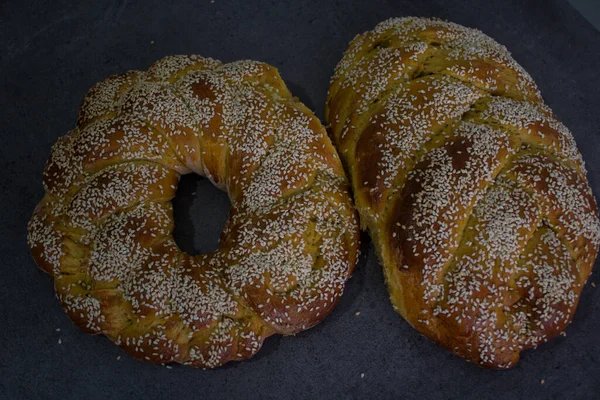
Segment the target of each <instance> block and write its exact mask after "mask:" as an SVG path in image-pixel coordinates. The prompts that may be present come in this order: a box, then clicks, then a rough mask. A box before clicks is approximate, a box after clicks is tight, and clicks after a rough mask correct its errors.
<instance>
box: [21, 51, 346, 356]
mask: <svg viewBox="0 0 600 400" xmlns="http://www.w3.org/2000/svg"><path fill="white" fill-rule="evenodd" d="M190 172H195V173H197V174H200V175H202V176H206V177H208V178H209V179H210V180H211V181H212V182H213V183H214V184H215V185H216V186H218V187H219V188H221V189H223V190H226V191H227V193H228V195H229V197H230V199H231V204H232V207H231V211H230V215H229V219H228V221H227V224H226V227H225V229H224V232H223V234H222V236H221V240H220V247H219V250H218V251H216V252H214V253H210V254H201V255H198V256H190V255H188V254H185V253H182V252H181V251H180V250H179V249H178V247H177V245H176V244H175V242H174V240H173V237H172V230H173V215H172V205H171V201H170V200H171V199H172V198H173V197H174V195H175V191H176V188H177V183H178V179H179V177H180V175H181V174H186V173H190ZM44 186H45V189H46V195H45V196H44V198H43V199H42V200H41V202H40V203H39V205H38V207H37V208H36V210H35V212H34V214H33V217H32V219H31V221H30V223H29V237H28V239H29V246H30V248H31V252H32V255H33V257H34V259H35V261H36V262H37V264H38V265H39V266H40V267H41V268H42V269H44V270H45V271H46V272H48V273H50V274H52V275H54V277H55V287H56V292H57V296H58V298H59V299H60V301H61V303H62V305H63V307H64V308H65V309H66V311H67V313H68V315H69V316H70V317H71V319H72V320H73V321H74V322H75V323H76V324H77V325H79V326H80V327H81V328H82V329H83V330H85V331H87V332H91V333H103V334H105V335H106V336H108V337H109V338H110V339H112V340H114V341H115V342H116V343H117V344H118V345H120V346H122V347H123V348H124V349H125V350H126V351H127V352H128V353H130V354H131V355H133V356H135V357H137V358H139V359H143V360H147V361H150V362H154V363H169V362H179V363H184V364H190V365H193V366H199V367H215V366H219V365H221V364H223V363H225V362H228V361H230V360H241V359H246V358H248V357H251V356H252V355H253V354H255V353H256V352H257V350H258V349H259V348H260V347H261V345H262V342H263V340H264V339H265V338H266V337H268V336H270V335H272V334H274V333H280V334H284V335H290V334H294V333H296V332H299V331H301V330H304V329H308V328H310V327H311V326H313V325H315V324H317V323H318V322H319V321H320V320H322V319H323V318H324V317H325V316H326V315H327V314H328V313H329V312H330V311H331V310H332V308H333V307H334V305H335V303H336V301H337V300H338V299H339V297H340V295H341V293H342V290H343V287H344V284H345V282H346V280H347V279H348V277H349V275H350V273H351V271H352V269H353V267H354V265H355V262H356V259H357V251H358V222H357V220H356V216H355V212H354V210H353V208H352V205H351V201H350V197H349V194H348V192H347V182H346V180H345V176H344V172H343V168H342V166H341V163H340V161H339V158H338V157H337V153H336V151H335V149H334V148H333V145H332V144H331V142H330V141H329V138H328V136H327V134H326V132H325V130H324V128H323V127H322V126H321V124H320V122H319V120H318V119H317V118H316V117H315V116H314V115H313V113H312V112H310V111H309V110H308V109H307V108H306V107H305V106H303V105H302V104H301V103H300V102H298V101H297V100H296V99H294V98H293V97H292V96H291V94H290V92H289V91H288V89H287V88H286V86H285V84H284V83H283V81H282V80H281V78H280V77H279V74H278V73H277V71H276V69H275V68H273V67H271V66H269V65H266V64H261V63H257V62H253V61H241V62H235V63H231V64H225V65H223V64H221V63H220V62H218V61H214V60H212V59H205V58H201V57H199V56H176V57H167V58H164V59H162V60H160V61H158V62H156V63H155V64H154V65H153V66H152V67H151V68H150V69H149V70H148V71H146V72H140V71H131V72H128V73H125V74H123V75H119V76H113V77H111V78H109V79H107V80H105V81H104V82H101V83H99V84H97V85H96V86H94V87H93V88H92V89H91V90H90V91H89V93H88V94H87V96H86V97H85V99H84V101H83V105H82V107H81V109H80V112H79V119H78V121H77V127H76V128H75V129H74V130H73V131H72V132H70V133H69V134H68V135H66V136H64V137H62V138H60V139H59V141H58V143H57V144H56V145H55V146H54V148H53V151H52V155H51V157H50V160H49V161H48V163H47V165H46V168H45V170H44Z"/></svg>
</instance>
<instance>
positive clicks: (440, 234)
mask: <svg viewBox="0 0 600 400" xmlns="http://www.w3.org/2000/svg"><path fill="white" fill-rule="evenodd" d="M326 119H327V121H328V123H329V124H330V126H331V135H332V137H333V139H334V142H335V144H336V146H337V148H338V150H339V152H340V155H341V157H342V160H343V162H344V164H345V166H346V167H347V170H348V171H349V174H350V179H351V181H352V186H353V189H354V197H355V202H356V205H357V208H358V210H359V212H360V216H361V224H362V225H363V227H365V228H368V229H369V231H370V233H371V237H372V238H373V240H374V242H375V247H376V249H377V252H378V255H379V257H380V259H381V261H382V264H383V266H384V271H385V276H386V282H387V284H388V288H389V291H390V297H391V300H392V303H393V305H394V307H395V308H396V309H397V311H398V312H399V313H400V314H401V315H402V316H403V317H404V318H405V319H406V320H407V321H408V322H409V323H410V324H411V325H413V326H414V327H415V328H416V329H418V330H419V331H420V332H422V333H423V334H425V335H426V336H428V337H430V338H431V339H433V340H435V341H436V342H438V343H440V344H441V345H443V346H444V347H446V348H448V349H450V350H451V351H453V352H454V353H456V354H458V355H460V356H461V357H464V358H466V359H467V360H469V361H472V362H475V363H478V364H479V365H482V366H486V367H490V368H509V367H511V366H513V365H515V364H516V363H517V362H518V359H519V353H520V351H521V350H523V349H526V348H531V347H535V346H537V345H538V344H540V343H543V342H545V341H547V340H549V339H550V338H552V337H553V336H555V335H556V334H558V333H559V332H561V331H562V330H563V329H564V328H565V327H566V326H567V325H568V324H569V322H570V321H571V318H572V316H573V313H574V311H575V308H576V306H577V301H578V299H579V293H580V292H581V289H582V287H583V284H584V283H585V281H586V279H587V277H588V276H589V274H590V272H591V268H592V266H593V263H594V259H595V256H596V253H597V250H598V245H599V242H600V223H599V221H598V216H597V215H598V213H597V208H596V202H595V200H594V198H593V196H592V193H591V190H590V188H589V186H588V184H587V180H586V177H585V168H584V165H583V161H582V160H581V155H580V154H579V152H578V150H577V147H576V145H575V142H574V140H573V137H572V135H571V133H570V132H569V131H568V129H567V128H566V127H565V126H564V125H562V124H561V123H560V122H558V121H557V120H556V118H555V116H554V114H553V113H552V111H551V110H550V109H549V108H548V107H547V106H546V105H544V104H543V101H542V99H541V96H540V94H539V91H538V89H537V87H536V85H535V83H534V82H533V80H532V79H531V77H530V76H529V75H528V74H527V73H526V72H525V71H524V70H523V69H522V68H521V67H520V66H519V65H518V64H517V63H516V62H515V61H514V60H513V59H512V57H511V56H510V54H509V53H508V51H507V50H506V49H505V48H504V47H503V46H501V45H499V44H498V43H496V42H494V41H493V40H492V39H490V38H489V37H487V36H485V35H484V34H482V33H481V32H479V31H476V30H473V29H469V28H465V27H462V26H460V25H456V24H453V23H449V22H444V21H440V20H430V19H424V18H397V19H391V20H388V21H385V22H382V23H381V24H379V25H378V26H377V27H376V28H375V29H374V30H373V31H370V32H366V33H364V34H362V35H358V36H357V37H356V38H355V39H354V40H353V41H352V43H351V44H350V47H349V49H348V51H347V52H346V53H345V54H344V57H343V58H342V60H341V61H340V63H339V64H338V66H337V68H336V71H335V75H334V76H333V78H332V82H331V87H330V91H329V95H328V99H327V103H326Z"/></svg>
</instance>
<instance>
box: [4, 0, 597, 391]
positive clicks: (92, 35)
mask: <svg viewBox="0 0 600 400" xmlns="http://www.w3.org/2000/svg"><path fill="white" fill-rule="evenodd" d="M168 3H171V2H167V1H110V2H106V3H101V2H92V1H89V2H88V1H80V2H72V3H69V2H66V1H63V0H57V1H52V2H47V1H30V0H5V1H3V2H2V4H0V77H1V82H0V83H1V91H0V110H1V113H0V115H1V117H2V122H1V123H0V132H1V137H2V146H0V163H1V167H0V171H1V172H0V173H1V175H0V177H1V179H0V185H1V188H2V192H3V193H2V196H0V209H1V210H2V211H1V213H0V232H1V233H0V238H1V239H2V240H1V241H0V255H2V268H3V270H2V278H0V339H1V343H2V345H1V347H0V349H1V350H0V398H10V399H12V398H77V399H84V398H103V399H111V398H133V397H145V398H174V399H183V398H234V397H239V398H392V397H393V398H461V399H462V398H507V399H508V398H510V399H514V398H557V399H558V398H561V399H562V398H570V399H584V398H600V363H599V361H598V357H599V355H600V344H599V342H598V339H597V335H598V332H600V283H599V287H597V288H594V287H593V286H592V285H591V284H590V283H588V285H586V288H585V289H584V290H583V294H582V297H581V302H580V306H579V309H578V310H577V313H576V315H575V319H574V321H573V323H572V325H571V326H570V327H569V328H568V329H567V330H566V332H567V337H558V338H556V339H554V340H553V341H551V342H550V343H548V344H546V345H543V346H540V347H539V348H538V349H537V350H535V351H527V352H525V353H524V354H523V357H522V361H521V363H520V364H519V365H518V366H517V367H516V368H514V369H512V370H509V371H502V372H497V371H488V370H483V369H479V368H478V367H476V366H474V365H471V364H468V363H466V362H465V361H463V360H462V359H460V358H458V357H455V356H453V355H452V354H450V353H449V352H447V351H445V350H443V349H441V348H440V347H438V346H437V345H435V344H433V343H432V342H430V341H429V340H427V339H425V338H423V337H422V336H421V335H419V334H418V333H417V332H416V331H414V330H413V329H412V328H411V327H410V326H409V325H408V324H407V323H406V322H404V321H403V320H402V319H401V318H400V317H399V316H398V315H396V314H395V313H394V312H393V310H392V307H391V305H390V303H389V301H388V296H387V292H386V289H385V287H384V284H383V276H382V273H381V269H380V267H379V265H378V262H377V259H376V257H375V254H374V252H373V248H372V246H371V244H370V241H369V239H368V238H367V237H366V236H364V237H363V239H364V241H363V256H362V258H361V262H360V264H359V265H358V267H357V269H356V272H355V274H354V276H353V277H352V279H351V280H350V281H349V283H348V286H347V288H346V291H345V293H344V296H343V298H342V300H341V302H340V303H339V305H338V307H337V308H336V309H335V311H334V312H333V313H332V315H331V316H330V317H329V318H327V319H326V320H325V321H324V322H322V323H321V324H319V325H318V326H317V327H315V328H313V329H311V330H309V331H306V332H303V333H301V334H299V335H297V336H296V337H286V338H280V337H272V338H270V339H269V340H267V342H266V344H265V346H264V349H263V350H262V351H261V352H260V353H259V354H258V355H257V356H256V357H255V358H254V359H252V360H250V361H245V362H241V363H231V364H230V365H228V366H226V367H223V368H219V369H216V370H211V371H202V370H197V369H192V368H187V367H181V366H174V367H173V368H172V369H167V368H165V367H161V366H155V365H150V364H144V363H141V362H138V361H135V360H134V359H132V358H130V357H128V356H127V355H126V354H125V353H124V352H123V351H122V350H121V349H119V348H118V347H117V346H115V345H114V344H112V343H111V342H110V341H108V340H107V339H106V338H104V337H102V336H91V335H85V334H82V333H81V332H79V331H78V329H77V328H75V327H74V326H73V325H72V323H71V322H70V321H69V319H68V318H67V317H66V315H65V314H64V313H63V311H62V309H61V307H60V306H59V305H58V302H57V300H56V299H55V297H54V291H53V286H52V281H51V279H50V277H49V276H47V275H46V274H44V273H43V272H41V271H40V270H38V269H37V268H36V267H35V265H34V262H33V261H32V260H31V258H30V256H29V251H28V248H27V244H26V241H25V237H26V223H27V221H28V219H29V217H30V215H31V212H32V211H33V208H34V207H35V204H36V203H37V202H38V201H39V200H40V199H41V197H42V195H43V188H42V184H41V173H42V169H43V166H44V163H45V161H46V159H47V158H48V155H49V154H50V148H51V145H52V144H53V143H54V142H55V141H56V139H57V137H58V136H60V135H63V134H64V133H66V132H67V131H68V130H69V129H70V128H72V127H73V125H74V123H75V118H76V112H77V108H78V106H79V104H80V101H81V99H82V97H83V95H84V94H85V93H86V91H87V89H88V88H89V87H90V86H91V85H92V84H93V83H95V82H97V81H99V80H101V79H103V78H105V77H107V76H108V75H110V74H115V73H119V72H123V71H125V70H128V69H145V68H147V67H148V66H149V65H150V64H151V63H152V62H153V61H155V60H157V59H159V58H161V57H163V56H165V55H168V54H178V53H198V54H202V55H204V56H211V57H213V58H218V59H221V60H223V61H232V60H236V59H241V58H252V59H257V60H262V61H265V62H268V63H271V64H273V65H275V66H276V67H278V68H279V70H280V72H281V74H282V76H283V78H284V79H285V80H286V82H288V83H289V84H290V87H291V88H292V90H293V91H294V93H295V94H296V95H298V96H299V97H300V98H301V99H302V100H303V101H304V102H305V103H306V104H307V105H308V106H309V107H311V108H313V109H315V110H316V112H317V114H318V115H319V116H321V117H322V115H323V112H322V110H323V105H324V100H325V94H326V91H327V87H328V83H329V77H330V75H331V73H332V71H333V68H334V66H335V64H336V63H337V61H338V60H339V58H340V56H341V54H342V52H343V51H344V50H345V49H346V47H347V44H348V42H349V40H350V39H351V38H352V37H353V36H354V35H355V34H357V33H359V32H362V31H364V30H367V29H370V28H372V27H373V26H374V25H375V24H376V23H377V22H379V21H381V20H383V19H385V18H388V17H393V16H406V15H420V16H437V17H441V18H446V19H451V20H453V21H456V22H458V23H462V24H465V25H468V26H473V27H477V28H480V29H482V30H483V31H484V32H486V33H487V34H489V35H491V36H492V37H494V38H495V39H497V40H498V41H499V42H501V43H503V44H505V45H506V46H507V47H508V48H509V49H510V50H511V51H512V52H513V55H514V57H515V58H516V59H517V60H518V61H519V62H520V63H521V64H522V65H523V66H524V67H525V69H527V70H528V71H529V72H530V73H531V75H532V76H533V77H534V79H535V80H536V81H537V83H538V85H539V86H540V88H541V91H542V93H543V95H544V97H545V99H546V101H547V103H548V104H549V105H550V106H551V107H552V108H553V109H554V111H555V112H556V114H557V115H558V116H559V118H560V119H561V120H562V121H563V122H564V123H565V124H566V125H567V126H569V127H570V128H571V129H572V131H573V133H574V135H575V137H576V139H577V141H578V143H579V147H580V149H581V151H582V153H583V156H584V159H585V160H586V162H587V167H588V170H589V180H590V183H591V185H592V187H593V188H594V191H595V194H596V197H598V196H599V195H600V157H599V153H598V151H599V149H600V134H599V132H598V130H599V129H600V128H599V127H600V111H599V110H600V91H599V89H600V74H599V73H598V70H599V67H600V33H599V32H597V31H596V30H595V29H594V28H593V27H592V25H591V24H590V22H588V21H587V20H586V19H585V18H583V17H582V16H581V15H580V14H579V13H577V12H576V11H575V10H574V9H573V8H572V7H571V6H570V5H569V3H568V2H567V1H565V0H560V1H559V0H532V1H520V0H519V1H517V0H513V1H507V0H498V1H481V2H478V1H451V0H437V1H426V0H422V1H391V0H390V1H384V0H373V1H358V0H356V1H335V2H333V1H332V2H330V1H326V0H318V1H296V2H283V1H274V0H273V1H265V2H249V1H233V0H231V1H228V0H215V1H214V2H211V1H210V0H202V1H194V2H192V1H190V2H181V3H178V4H177V5H169V4H168ZM588 17H589V16H588ZM590 20H591V19H590ZM194 193H196V195H194ZM175 208H176V224H177V229H176V233H175V234H176V238H177V240H178V243H179V244H180V246H181V247H182V248H183V249H184V250H186V251H189V252H199V251H209V250H211V249H214V248H215V247H216V243H217V236H218V233H219V230H220V229H221V227H222V226H223V223H224V221H225V218H226V216H227V210H228V201H227V198H226V196H225V195H224V194H223V193H221V192H218V191H217V190H216V189H214V188H212V187H211V186H210V184H207V181H206V180H202V179H197V178H193V177H190V178H186V179H184V180H183V181H182V184H181V186H180V190H179V194H178V197H177V199H176V201H175ZM597 264H598V263H597ZM595 271H596V272H594V273H593V274H592V276H591V278H590V281H589V282H599V281H600V279H599V277H598V265H596V268H595ZM357 311H360V315H359V316H356V315H355V313H356V312H357ZM59 329H60V331H59ZM59 340H60V341H61V342H62V344H59ZM362 374H364V376H363V375H362ZM542 380H543V384H542Z"/></svg>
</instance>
